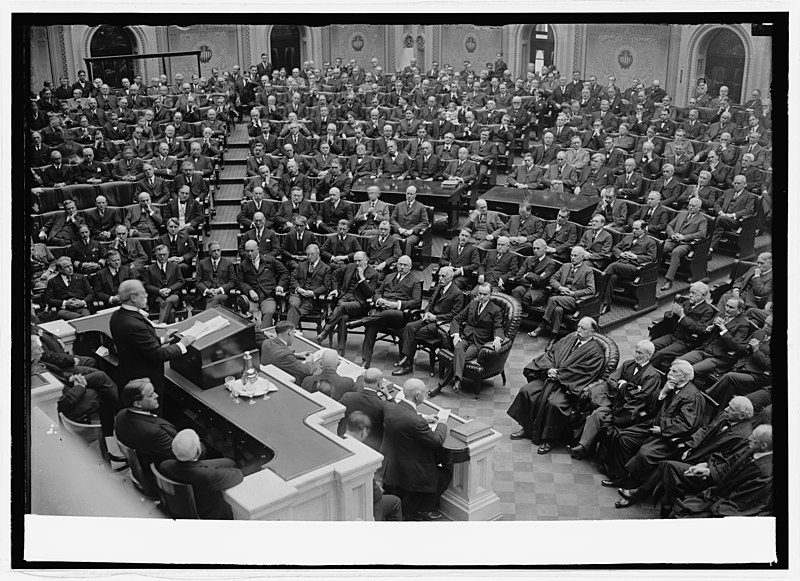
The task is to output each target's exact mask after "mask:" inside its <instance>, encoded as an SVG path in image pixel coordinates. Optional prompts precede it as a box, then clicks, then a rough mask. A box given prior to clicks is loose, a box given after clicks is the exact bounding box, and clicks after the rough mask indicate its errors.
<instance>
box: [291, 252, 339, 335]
mask: <svg viewBox="0 0 800 581" xmlns="http://www.w3.org/2000/svg"><path fill="white" fill-rule="evenodd" d="M306 256H307V260H304V261H302V262H301V263H300V264H299V266H297V268H295V269H293V270H290V277H289V298H288V302H289V307H288V310H287V313H286V320H287V321H289V322H291V323H294V325H295V326H297V325H298V324H299V323H300V318H301V317H302V316H304V315H307V314H309V313H311V312H312V311H313V310H314V307H315V305H316V303H317V300H318V298H319V297H321V296H324V295H327V294H328V292H330V290H331V269H330V266H328V265H327V264H325V263H324V262H323V261H322V260H320V253H319V246H317V245H316V244H309V245H308V246H307V247H306Z"/></svg>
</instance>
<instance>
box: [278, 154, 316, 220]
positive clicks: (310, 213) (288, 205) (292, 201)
mask: <svg viewBox="0 0 800 581" xmlns="http://www.w3.org/2000/svg"><path fill="white" fill-rule="evenodd" d="M290 163H291V162H290ZM287 175H289V174H285V175H284V177H286V176H287ZM303 193H304V192H303V190H302V188H301V187H300V186H294V187H292V188H291V190H290V191H289V192H288V197H289V199H288V200H285V201H283V202H281V205H280V206H279V208H278V211H277V212H276V213H275V217H274V222H275V229H276V230H278V231H282V232H288V231H290V230H291V229H292V227H293V225H294V224H296V220H297V218H298V217H302V218H303V219H304V221H305V223H306V224H307V223H312V224H313V223H314V222H316V219H317V213H316V211H315V210H314V207H313V206H312V205H311V202H310V201H308V200H307V199H305V198H304V197H303ZM309 234H310V232H309Z"/></svg>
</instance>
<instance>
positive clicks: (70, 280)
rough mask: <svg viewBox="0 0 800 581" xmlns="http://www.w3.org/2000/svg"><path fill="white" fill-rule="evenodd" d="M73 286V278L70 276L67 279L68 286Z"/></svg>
mask: <svg viewBox="0 0 800 581" xmlns="http://www.w3.org/2000/svg"><path fill="white" fill-rule="evenodd" d="M71 284H72V277H71V276H68V277H67V286H69V285H71Z"/></svg>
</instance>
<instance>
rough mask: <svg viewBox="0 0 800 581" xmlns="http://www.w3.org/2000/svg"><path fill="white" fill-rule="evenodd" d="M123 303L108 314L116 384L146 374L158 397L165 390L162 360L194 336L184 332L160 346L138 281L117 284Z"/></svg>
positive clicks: (176, 354)
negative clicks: (115, 369)
mask: <svg viewBox="0 0 800 581" xmlns="http://www.w3.org/2000/svg"><path fill="white" fill-rule="evenodd" d="M118 295H119V300H120V303H121V304H122V306H121V307H120V308H119V310H117V311H116V312H115V313H114V314H112V315H111V320H110V321H109V326H110V329H111V337H112V338H113V339H114V344H115V345H116V346H117V355H118V357H119V368H118V373H119V377H118V382H117V385H120V386H124V385H125V384H127V383H128V382H129V381H131V380H132V379H138V378H142V377H146V378H148V379H149V380H150V383H152V384H153V388H155V390H156V393H158V394H159V397H160V396H162V395H163V393H164V362H165V361H169V360H170V359H175V358H177V357H180V356H181V355H183V354H184V353H186V348H187V347H188V346H189V345H191V344H192V343H194V341H195V337H193V336H191V335H184V336H183V337H181V340H180V341H178V342H177V343H176V344H173V345H162V342H161V340H159V338H158V336H157V335H156V329H155V327H154V325H153V323H152V322H151V321H150V319H149V318H148V317H147V311H146V310H144V309H145V308H146V307H147V291H146V290H145V288H144V285H143V284H142V282H141V281H139V280H136V279H131V280H126V281H123V282H122V283H120V285H119V291H118ZM174 334H175V331H173V330H170V331H168V332H167V335H166V337H165V338H164V340H165V341H166V342H169V341H171V339H172V336H173V335H174Z"/></svg>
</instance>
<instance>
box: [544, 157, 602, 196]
mask: <svg viewBox="0 0 800 581" xmlns="http://www.w3.org/2000/svg"><path fill="white" fill-rule="evenodd" d="M584 169H586V168H584ZM578 177H579V176H578V171H577V170H576V169H575V166H574V165H570V164H569V163H567V153H566V152H565V151H563V150H562V151H559V152H558V153H557V154H556V161H555V163H550V165H549V167H548V168H547V171H546V172H545V174H544V177H542V184H543V185H544V187H545V188H546V189H552V190H556V189H557V188H558V187H560V191H564V192H570V191H572V188H574V187H575V183H576V181H577V179H578ZM589 195H593V194H591V193H590V194H589Z"/></svg>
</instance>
